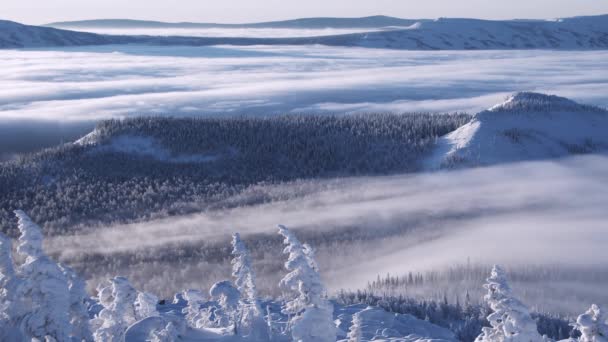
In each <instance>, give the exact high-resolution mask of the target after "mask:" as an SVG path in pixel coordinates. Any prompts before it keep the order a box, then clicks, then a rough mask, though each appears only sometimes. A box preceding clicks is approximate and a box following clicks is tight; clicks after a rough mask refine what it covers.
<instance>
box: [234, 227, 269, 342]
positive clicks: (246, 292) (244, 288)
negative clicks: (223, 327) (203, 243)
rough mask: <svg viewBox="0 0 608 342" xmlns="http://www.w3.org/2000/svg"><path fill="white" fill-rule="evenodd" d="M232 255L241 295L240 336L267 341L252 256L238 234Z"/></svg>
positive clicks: (235, 281)
mask: <svg viewBox="0 0 608 342" xmlns="http://www.w3.org/2000/svg"><path fill="white" fill-rule="evenodd" d="M232 255H233V258H232V276H233V277H234V284H235V286H236V288H237V289H238V290H239V292H240V293H241V301H240V303H239V317H240V324H239V334H240V335H242V336H250V337H252V338H254V339H257V340H267V339H268V333H267V329H266V322H265V321H264V318H263V313H262V309H261V307H260V302H259V299H258V294H257V289H256V285H255V273H254V271H253V266H252V263H251V255H250V254H249V250H248V249H247V247H246V246H245V244H244V243H243V241H242V240H241V236H240V235H239V234H238V233H236V234H234V235H233V236H232Z"/></svg>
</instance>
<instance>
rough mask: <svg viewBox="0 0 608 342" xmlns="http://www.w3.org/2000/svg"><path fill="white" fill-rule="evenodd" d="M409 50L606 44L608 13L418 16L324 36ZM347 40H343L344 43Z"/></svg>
mask: <svg viewBox="0 0 608 342" xmlns="http://www.w3.org/2000/svg"><path fill="white" fill-rule="evenodd" d="M346 38H348V39H351V40H352V41H351V45H357V46H364V47H384V48H392V49H407V50H462V49H480V50H484V49H603V48H607V47H608V15H604V16H595V17H575V18H568V19H559V20H554V21H540V20H531V21H529V20H526V21H520V20H507V21H491V20H477V19H443V18H442V19H437V20H420V21H418V22H417V23H416V24H413V25H410V26H409V27H407V28H406V29H401V30H392V31H380V32H369V33H362V34H359V33H357V34H351V35H350V37H349V36H343V37H333V39H331V38H324V39H325V40H326V42H325V43H335V44H336V45H340V44H341V43H340V40H342V39H346ZM342 44H344V43H342Z"/></svg>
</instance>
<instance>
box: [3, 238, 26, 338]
mask: <svg viewBox="0 0 608 342" xmlns="http://www.w3.org/2000/svg"><path fill="white" fill-rule="evenodd" d="M20 285H21V282H20V280H19V278H18V277H17V275H16V272H15V268H14V262H13V256H12V244H11V240H10V239H9V238H8V237H7V236H6V235H4V234H2V233H0V341H10V340H19V339H23V338H24V337H23V336H22V334H21V332H20V331H19V329H18V326H19V322H18V321H17V319H16V318H17V317H21V316H23V313H22V312H21V310H23V309H24V307H23V304H22V303H21V300H22V298H23V297H22V295H21V294H20V293H19V290H20V288H21V286H20Z"/></svg>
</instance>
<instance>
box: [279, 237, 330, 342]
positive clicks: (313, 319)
mask: <svg viewBox="0 0 608 342" xmlns="http://www.w3.org/2000/svg"><path fill="white" fill-rule="evenodd" d="M279 234H281V235H282V236H283V237H284V238H285V239H284V243H285V245H286V247H285V249H284V253H286V254H288V255H289V257H288V260H287V262H286V263H285V268H286V269H287V270H288V271H289V273H288V274H287V275H286V276H285V277H284V278H283V279H282V280H281V282H280V286H282V287H283V288H285V289H287V290H290V291H294V292H295V293H296V296H295V297H294V298H292V299H291V300H289V301H287V302H286V304H285V309H284V311H285V313H286V314H289V315H290V316H291V318H290V320H289V329H290V331H291V335H292V338H293V340H294V341H301V342H312V341H318V342H330V341H332V342H333V341H335V340H336V327H335V325H334V322H333V306H332V304H331V303H330V302H329V301H328V300H327V295H326V291H325V287H324V286H323V284H322V282H321V277H320V275H319V272H318V269H317V266H316V262H315V261H314V259H313V257H314V253H313V251H312V249H311V248H310V247H307V246H304V245H302V244H301V243H300V241H299V240H298V239H297V238H296V236H295V235H294V234H293V233H292V232H290V231H289V230H288V229H287V228H286V227H284V226H279Z"/></svg>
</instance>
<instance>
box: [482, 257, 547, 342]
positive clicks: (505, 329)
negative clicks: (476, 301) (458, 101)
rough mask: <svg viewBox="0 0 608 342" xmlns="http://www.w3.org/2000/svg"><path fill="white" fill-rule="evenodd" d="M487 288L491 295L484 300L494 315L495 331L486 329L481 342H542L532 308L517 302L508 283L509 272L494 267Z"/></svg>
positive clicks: (489, 319) (492, 318)
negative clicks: (507, 273)
mask: <svg viewBox="0 0 608 342" xmlns="http://www.w3.org/2000/svg"><path fill="white" fill-rule="evenodd" d="M484 287H485V288H486V289H487V290H488V294H487V295H486V296H485V297H484V299H485V300H486V302H487V303H488V305H489V306H490V308H491V309H492V311H493V312H492V313H491V314H490V315H489V316H488V321H489V322H490V325H491V327H486V328H483V330H482V333H481V334H480V335H479V336H478V337H477V339H476V341H477V342H539V341H544V340H545V338H544V337H542V336H540V334H539V333H538V330H537V328H536V322H535V321H534V320H533V319H532V317H531V316H530V312H529V311H528V308H527V307H526V306H525V305H524V304H523V303H522V302H520V301H519V300H518V299H516V298H515V297H514V295H513V292H512V291H511V288H510V287H509V284H508V282H507V276H506V273H505V271H504V270H503V269H502V268H501V267H500V266H494V267H493V268H492V273H491V275H490V277H489V278H488V279H487V282H486V284H485V285H484Z"/></svg>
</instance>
